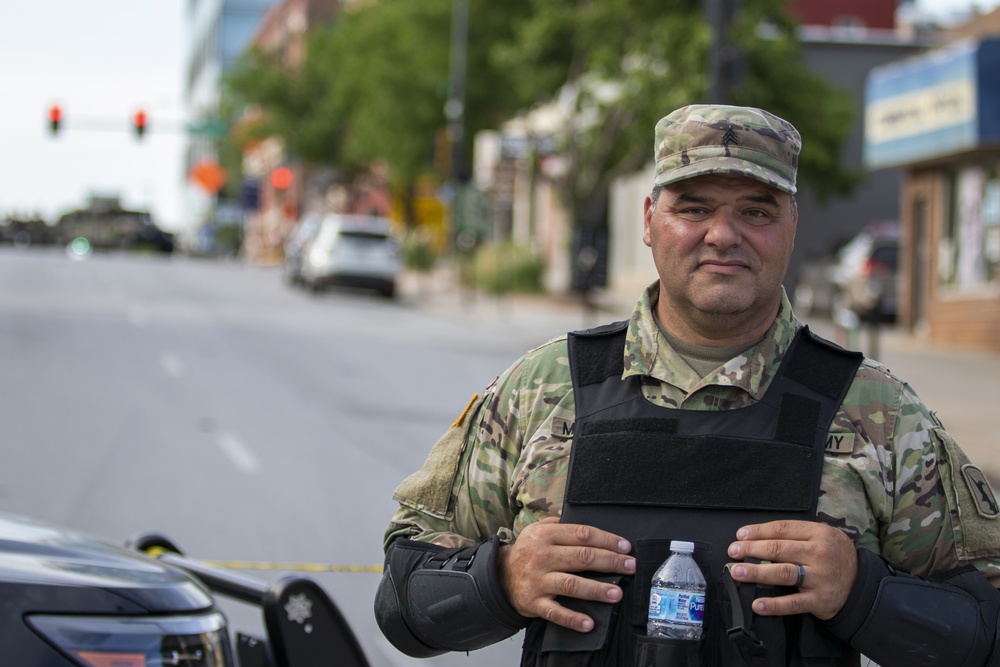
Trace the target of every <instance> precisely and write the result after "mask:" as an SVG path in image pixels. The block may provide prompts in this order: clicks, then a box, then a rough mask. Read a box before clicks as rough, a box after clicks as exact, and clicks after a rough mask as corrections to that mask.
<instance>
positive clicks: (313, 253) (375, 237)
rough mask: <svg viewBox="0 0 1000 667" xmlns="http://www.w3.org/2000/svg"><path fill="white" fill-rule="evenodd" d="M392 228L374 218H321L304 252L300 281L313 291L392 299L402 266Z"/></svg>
mask: <svg viewBox="0 0 1000 667" xmlns="http://www.w3.org/2000/svg"><path fill="white" fill-rule="evenodd" d="M393 225H394V223H393V222H392V220H389V219H387V218H380V217H375V216H363V215H342V214H337V213H331V214H327V215H325V216H323V220H322V222H321V223H320V225H319V228H318V229H317V231H316V235H315V236H314V237H313V239H312V241H311V242H309V245H308V248H307V250H306V252H305V261H304V262H303V264H302V281H303V282H304V283H305V285H306V286H307V287H309V289H311V290H313V291H321V290H324V289H326V288H327V287H331V286H334V285H337V286H345V287H359V288H366V289H373V290H376V291H377V292H379V293H380V294H381V295H382V296H385V297H387V298H392V297H394V296H395V294H396V284H397V282H398V280H399V274H400V273H401V271H402V269H403V263H402V258H401V257H400V247H399V242H398V241H397V240H396V238H395V236H394V234H393Z"/></svg>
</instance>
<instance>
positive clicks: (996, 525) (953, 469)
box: [931, 428, 1000, 560]
mask: <svg viewBox="0 0 1000 667" xmlns="http://www.w3.org/2000/svg"><path fill="white" fill-rule="evenodd" d="M931 434H932V437H933V438H934V440H935V443H936V444H937V447H938V455H939V456H940V457H941V461H940V463H941V465H940V466H939V469H940V472H941V481H942V482H943V483H944V486H945V491H946V493H945V497H946V498H947V500H948V505H949V510H950V512H951V515H952V521H953V522H954V524H953V527H954V534H955V552H956V554H957V555H958V558H959V560H972V559H976V558H998V557H1000V520H998V519H1000V505H998V504H997V499H996V494H994V493H993V489H992V488H990V483H989V480H988V479H987V478H986V475H984V474H983V471H982V470H981V469H980V468H979V467H978V466H976V465H975V464H974V463H973V462H972V461H970V460H969V457H968V455H966V453H965V452H964V451H962V449H961V448H960V447H959V446H958V444H957V443H956V442H955V440H954V438H952V437H951V435H950V434H949V433H948V432H947V431H945V430H944V429H942V428H935V429H933V430H932V431H931Z"/></svg>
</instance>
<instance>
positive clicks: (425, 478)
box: [392, 394, 484, 519]
mask: <svg viewBox="0 0 1000 667" xmlns="http://www.w3.org/2000/svg"><path fill="white" fill-rule="evenodd" d="M483 400H484V399H483V397H481V396H480V395H479V394H476V395H475V396H473V397H472V400H471V401H469V404H468V405H466V406H465V409H464V410H462V414H461V415H459V417H458V419H456V420H455V423H454V424H452V425H451V428H449V429H448V431H447V432H446V433H445V434H444V435H443V436H441V439H440V440H438V441H437V443H435V445H434V446H433V447H432V448H431V451H430V453H429V454H428V455H427V460H425V461H424V465H423V467H421V468H420V470H418V471H416V472H415V473H413V474H411V475H410V476H409V477H407V478H406V479H404V480H403V481H402V482H400V483H399V486H397V487H396V491H395V492H394V493H393V495H392V497H393V499H394V500H395V501H396V502H398V503H399V504H400V505H405V506H407V507H410V508H412V509H415V510H417V511H418V512H426V513H427V514H430V515H431V516H433V517H437V518H439V519H449V518H450V517H451V515H452V513H453V511H454V508H453V507H452V503H451V498H452V487H453V486H454V485H455V480H456V479H457V478H458V474H459V464H460V463H461V460H462V453H463V452H464V451H465V442H466V440H467V438H468V435H469V430H470V428H471V427H472V423H471V422H473V421H474V420H473V419H472V418H470V415H472V416H474V415H475V414H476V412H478V410H479V406H481V405H482V404H483Z"/></svg>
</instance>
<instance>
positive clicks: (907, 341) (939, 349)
mask: <svg viewBox="0 0 1000 667" xmlns="http://www.w3.org/2000/svg"><path fill="white" fill-rule="evenodd" d="M640 290H641V288H638V289H636V290H634V293H628V294H626V293H625V291H624V289H623V290H619V291H615V292H610V291H609V292H607V293H604V294H601V295H599V297H598V300H597V309H596V310H587V309H585V308H584V306H583V303H582V301H581V300H579V299H577V298H575V297H553V296H525V295H505V296H500V297H497V296H489V295H483V294H475V295H467V297H466V299H467V301H466V303H472V306H471V307H464V308H463V306H462V305H461V304H462V303H463V301H462V297H461V296H460V293H459V291H458V288H457V286H456V285H455V284H454V283H453V282H452V279H451V275H450V273H448V272H447V271H438V272H434V273H431V274H427V275H408V276H406V278H405V280H404V283H403V285H402V289H401V292H402V294H403V298H404V299H407V300H409V301H411V302H412V303H414V304H415V305H417V306H418V307H420V308H427V309H432V310H439V311H441V312H449V313H453V314H454V313H463V314H465V315H467V316H469V317H477V318H490V319H494V318H495V320H496V321H498V322H500V323H511V324H516V323H517V322H519V321H520V322H523V321H525V320H528V319H530V320H540V322H539V325H542V324H544V325H545V326H551V327H552V331H553V334H552V335H556V334H557V333H559V332H561V331H569V330H572V329H581V328H586V327H591V326H597V325H599V324H604V323H607V322H611V321H614V320H619V319H623V318H626V317H628V316H629V315H630V314H631V312H632V308H633V306H634V305H635V301H636V300H637V299H638V297H639V291H640ZM806 324H808V325H809V326H810V328H811V329H812V330H813V331H815V332H816V333H817V334H819V335H821V336H823V337H824V338H827V339H829V340H832V341H833V342H835V343H837V344H839V345H842V346H844V347H849V348H853V349H859V350H861V351H863V352H865V353H866V354H868V355H869V356H873V357H874V358H876V359H878V361H880V362H882V363H883V364H884V365H886V366H887V367H888V368H889V370H890V371H892V373H894V374H895V375H897V376H898V377H899V378H901V379H902V380H904V381H906V382H907V383H908V384H909V385H910V386H911V387H913V389H914V390H915V391H916V392H917V394H918V395H919V396H920V397H921V398H922V399H923V401H924V403H926V404H927V406H928V407H929V408H930V409H931V410H932V411H934V412H935V413H936V414H937V415H938V418H939V419H940V420H941V422H942V423H943V424H944V426H945V428H947V430H948V432H949V433H951V435H952V436H953V437H954V438H955V439H956V440H957V441H958V443H959V445H961V447H962V449H964V450H965V451H966V453H967V454H968V455H969V457H970V458H971V459H972V461H973V462H974V463H976V465H978V466H979V467H981V468H982V469H983V471H984V472H985V473H986V475H987V477H989V478H990V480H991V481H992V482H993V484H994V486H995V487H996V488H997V489H1000V419H997V418H996V417H997V415H994V414H993V413H994V411H995V410H996V411H1000V354H993V353H990V352H985V351H979V350H974V349H960V348H952V347H945V346H941V345H932V344H930V343H928V342H926V341H923V340H920V339H919V338H917V337H916V336H914V335H912V334H910V333H908V332H905V331H901V330H899V329H897V328H894V327H881V328H879V330H878V333H877V337H876V338H872V334H871V332H870V331H868V330H860V331H854V332H851V333H848V332H845V331H844V330H843V329H840V328H838V327H837V326H835V325H834V324H833V323H831V322H830V321H829V320H825V319H823V320H820V319H817V320H813V319H807V320H806Z"/></svg>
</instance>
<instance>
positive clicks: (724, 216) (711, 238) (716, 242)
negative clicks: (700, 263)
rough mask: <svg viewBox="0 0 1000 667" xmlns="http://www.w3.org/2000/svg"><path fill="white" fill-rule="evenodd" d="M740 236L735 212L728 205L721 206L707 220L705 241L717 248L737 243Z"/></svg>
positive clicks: (728, 246)
mask: <svg viewBox="0 0 1000 667" xmlns="http://www.w3.org/2000/svg"><path fill="white" fill-rule="evenodd" d="M741 239H742V236H741V235H740V229H739V224H738V221H737V220H736V213H735V212H734V211H733V209H732V208H730V207H728V206H721V207H719V208H718V209H716V211H715V213H714V214H713V215H712V217H711V218H709V220H708V229H707V230H706V231H705V243H706V244H708V245H710V246H714V247H717V248H730V247H732V246H734V245H737V244H739V242H740V240H741Z"/></svg>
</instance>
